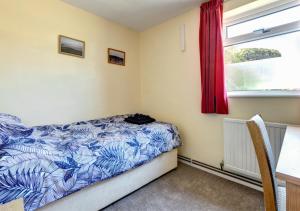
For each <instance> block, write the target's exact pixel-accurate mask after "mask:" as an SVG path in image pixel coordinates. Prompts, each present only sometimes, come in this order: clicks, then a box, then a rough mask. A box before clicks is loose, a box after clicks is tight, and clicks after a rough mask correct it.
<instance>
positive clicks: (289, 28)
mask: <svg viewBox="0 0 300 211" xmlns="http://www.w3.org/2000/svg"><path fill="white" fill-rule="evenodd" d="M297 6H300V2H299V1H295V2H291V3H287V4H284V5H281V6H277V7H274V8H272V9H267V10H264V11H262V12H258V13H256V14H253V15H250V16H247V17H242V18H237V19H232V18H230V20H229V21H227V22H226V20H224V48H225V47H229V46H233V45H238V44H242V43H247V42H252V41H256V40H261V39H266V38H270V37H275V36H280V35H284V34H288V33H293V32H298V31H300V20H299V21H294V22H291V23H287V24H283V25H279V26H275V27H271V28H267V29H262V31H261V33H258V32H257V31H254V32H251V33H248V34H243V35H239V36H235V37H232V38H227V30H228V27H230V26H234V25H237V24H241V23H244V22H247V21H251V20H254V19H258V18H261V17H264V16H267V15H271V14H274V13H277V12H280V11H283V10H287V9H290V8H293V7H297ZM227 95H228V96H229V97H300V90H253V91H230V92H227Z"/></svg>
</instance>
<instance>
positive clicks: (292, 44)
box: [225, 31, 300, 91]
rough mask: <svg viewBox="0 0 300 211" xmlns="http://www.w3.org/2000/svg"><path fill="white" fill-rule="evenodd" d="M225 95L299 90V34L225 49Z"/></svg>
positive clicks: (285, 35) (295, 33)
mask: <svg viewBox="0 0 300 211" xmlns="http://www.w3.org/2000/svg"><path fill="white" fill-rule="evenodd" d="M225 71H226V80H227V90H228V91H246V90H300V32H299V31H298V32H294V33H290V34H284V35H280V36H276V37H271V38H267V39H262V40H258V41H253V42H248V43H243V44H238V45H234V46H230V47H226V48H225Z"/></svg>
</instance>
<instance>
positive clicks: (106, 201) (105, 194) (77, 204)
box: [38, 149, 177, 211]
mask: <svg viewBox="0 0 300 211" xmlns="http://www.w3.org/2000/svg"><path fill="white" fill-rule="evenodd" d="M176 167H177V149H174V150H172V151H170V152H167V153H164V154H162V155H160V156H159V157H157V158H155V159H154V160H152V161H150V162H149V163H146V164H144V165H142V166H140V167H137V168H135V169H132V170H129V171H128V172H125V173H123V174H121V175H118V176H116V177H113V178H111V179H108V180H104V181H102V182H99V183H97V184H95V185H93V186H90V187H87V188H85V189H82V190H80V191H78V192H76V193H73V194H71V195H69V196H67V197H64V198H62V199H60V200H58V201H55V202H52V203H50V204H48V205H46V206H45V207H42V208H40V209H38V210H39V211H63V210H72V211H87V210H89V211H96V210H100V209H102V208H105V207H107V206H108V205H110V204H112V203H113V202H115V201H117V200H119V199H121V198H122V197H124V196H126V195H128V194H130V193H132V192H133V191H135V190H137V189H139V188H140V187H142V186H144V185H145V184H147V183H149V182H151V181H152V180H155V179H156V178H158V177H160V176H162V175H163V174H165V173H167V172H169V171H171V170H173V169H174V168H176Z"/></svg>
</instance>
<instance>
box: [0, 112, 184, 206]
mask: <svg viewBox="0 0 300 211" xmlns="http://www.w3.org/2000/svg"><path fill="white" fill-rule="evenodd" d="M126 117H127V115H121V116H114V117H109V118H103V119H98V120H90V121H81V122H75V123H72V124H65V125H45V126H36V127H28V128H27V127H22V126H19V125H18V126H12V125H4V126H3V125H2V126H1V127H2V130H3V128H4V129H5V130H7V131H6V132H7V134H10V135H9V137H8V138H7V139H6V141H5V144H4V145H1V149H0V203H2V204H4V203H7V202H9V201H11V200H14V199H17V198H21V197H22V198H24V203H25V210H26V211H31V210H35V209H37V208H40V207H42V206H44V205H46V204H48V203H50V202H53V201H55V200H58V199H61V198H63V197H65V196H67V195H69V194H72V193H74V192H76V191H79V190H81V189H82V188H85V187H87V186H89V185H92V184H95V183H97V182H99V181H103V180H106V179H109V178H111V177H114V176H116V175H119V174H122V173H123V172H126V171H128V170H130V169H132V168H135V167H138V166H140V165H142V164H144V163H146V162H149V161H151V160H153V159H154V158H156V157H157V156H159V155H160V154H162V153H164V152H168V151H171V150H173V149H174V148H177V147H178V146H180V137H179V134H178V130H177V128H176V127H175V126H174V125H172V124H168V123H163V122H153V123H150V124H146V125H134V124H130V123H126V122H125V121H124V118H126Z"/></svg>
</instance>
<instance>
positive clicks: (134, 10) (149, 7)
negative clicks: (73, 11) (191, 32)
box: [63, 0, 203, 31]
mask: <svg viewBox="0 0 300 211" xmlns="http://www.w3.org/2000/svg"><path fill="white" fill-rule="evenodd" d="M63 1H64V2H66V3H69V4H72V5H74V6H76V7H79V8H82V9H84V10H87V11H89V12H92V13H94V14H96V15H98V16H101V17H104V18H106V19H108V20H112V21H115V22H117V23H119V24H121V25H124V26H127V27H129V28H132V29H134V30H136V31H143V30H145V29H147V28H149V27H151V26H153V25H156V24H159V23H161V22H163V21H165V20H167V19H169V18H172V17H174V16H177V15H180V14H181V13H184V12H186V11H188V10H190V9H192V8H193V7H198V6H199V5H200V3H201V2H203V0H63Z"/></svg>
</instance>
